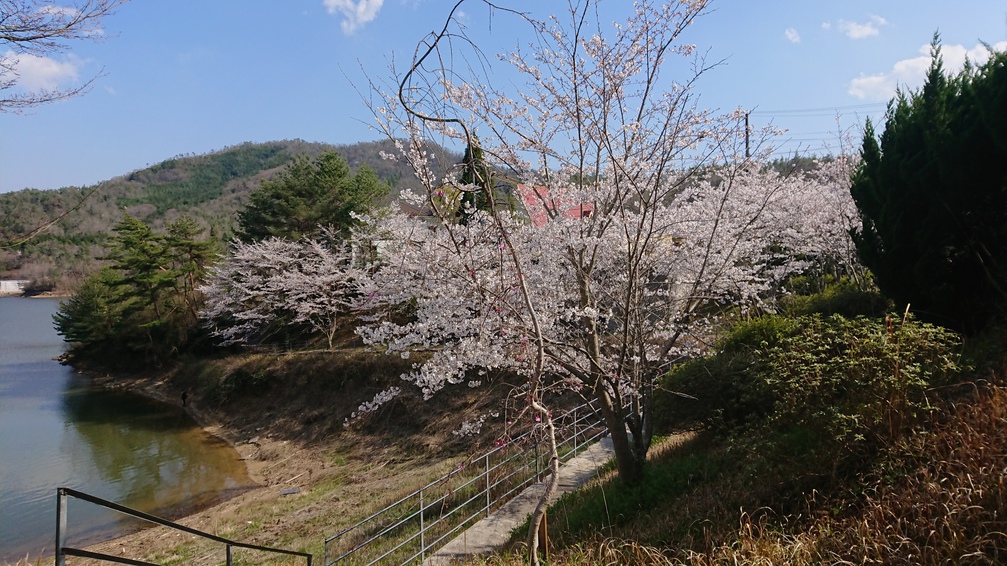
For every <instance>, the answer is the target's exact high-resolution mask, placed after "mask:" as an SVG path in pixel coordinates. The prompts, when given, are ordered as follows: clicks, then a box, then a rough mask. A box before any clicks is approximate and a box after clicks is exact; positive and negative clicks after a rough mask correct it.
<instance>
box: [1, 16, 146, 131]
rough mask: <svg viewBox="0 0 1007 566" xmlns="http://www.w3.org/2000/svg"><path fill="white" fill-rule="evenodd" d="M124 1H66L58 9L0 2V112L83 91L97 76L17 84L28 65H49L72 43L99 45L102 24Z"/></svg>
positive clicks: (17, 110)
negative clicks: (61, 82)
mask: <svg viewBox="0 0 1007 566" xmlns="http://www.w3.org/2000/svg"><path fill="white" fill-rule="evenodd" d="M128 1H129V0H67V1H66V2H65V3H64V4H63V5H57V4H55V3H48V2H44V1H39V0H0V113H8V114H17V113H20V112H23V111H24V110H26V109H28V108H32V107H34V106H38V105H40V104H45V103H47V102H55V101H57V100H65V99H67V98H71V97H73V96H76V95H78V94H81V93H83V92H86V91H87V90H88V89H89V88H90V87H91V85H92V83H93V82H94V80H95V79H96V78H98V76H100V75H101V72H98V73H97V74H96V75H94V76H92V77H90V78H88V79H87V80H85V81H83V82H80V83H78V84H77V85H74V86H69V87H61V86H58V85H55V84H36V85H33V86H27V87H26V86H24V85H19V84H18V83H19V82H20V81H21V79H22V77H23V75H24V70H25V68H26V67H27V66H30V65H35V66H38V65H41V64H49V63H52V62H53V60H52V59H51V56H52V55H56V54H59V53H64V52H66V51H67V50H68V49H69V42H70V41H73V40H84V41H95V42H97V41H102V40H104V39H105V38H106V37H107V36H106V35H105V32H104V29H103V28H102V27H101V22H102V20H104V19H105V17H106V16H109V15H111V14H112V13H113V12H114V11H115V9H116V8H118V7H119V6H121V5H123V4H125V3H126V2H128Z"/></svg>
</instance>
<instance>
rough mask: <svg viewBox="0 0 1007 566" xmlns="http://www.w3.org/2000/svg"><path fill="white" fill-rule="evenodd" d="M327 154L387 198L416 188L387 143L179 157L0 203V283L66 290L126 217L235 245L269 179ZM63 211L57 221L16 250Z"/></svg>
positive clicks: (275, 146)
mask: <svg viewBox="0 0 1007 566" xmlns="http://www.w3.org/2000/svg"><path fill="white" fill-rule="evenodd" d="M327 150H334V151H337V152H339V153H340V154H341V155H342V156H343V157H344V158H345V159H346V161H347V162H348V163H349V165H350V168H351V169H352V170H354V171H356V170H357V169H358V168H359V167H360V166H361V165H365V164H366V165H367V166H368V167H369V168H370V169H372V170H373V171H374V172H375V173H376V174H377V176H378V178H379V179H381V180H383V181H385V182H387V183H388V184H389V185H391V186H392V189H393V190H392V196H394V195H395V194H397V193H398V191H400V190H402V189H403V188H405V187H408V186H411V184H412V183H414V177H413V174H412V172H411V169H409V167H408V166H406V165H405V164H403V163H401V162H398V161H390V160H386V159H382V158H381V155H380V153H381V152H382V151H384V152H388V153H394V146H393V145H392V142H390V141H387V140H385V141H378V142H361V143H357V144H353V145H346V146H333V145H329V144H322V143H313V142H306V141H303V140H287V141H278V142H268V143H244V144H240V145H236V146H232V147H227V148H224V149H222V150H220V151H215V152H212V153H209V154H205V155H178V156H175V157H172V158H170V159H166V160H165V161H162V162H161V163H158V164H156V165H152V166H150V167H147V168H145V169H140V170H137V171H133V172H131V173H127V174H125V175H123V176H120V177H116V178H114V179H111V180H108V181H105V182H102V183H99V184H98V185H95V186H90V187H64V188H62V189H58V190H37V189H26V190H22V191H17V192H12V193H6V194H0V246H5V247H2V248H0V278H19V279H30V280H33V281H35V282H38V283H41V284H44V285H52V284H55V285H56V286H57V287H59V288H61V289H63V290H69V289H72V288H74V287H75V286H76V285H77V284H79V282H80V281H82V280H83V278H84V277H86V276H87V275H88V274H89V273H91V272H93V271H95V270H96V269H97V268H98V265H99V261H98V259H97V258H99V257H101V256H102V255H103V254H104V253H105V245H104V244H105V242H106V240H107V238H108V237H109V235H110V234H111V231H112V227H113V226H115V225H116V223H118V222H119V221H120V220H122V218H123V217H124V215H126V214H129V215H130V216H133V217H136V218H138V219H140V220H143V221H144V222H145V223H146V224H147V225H149V226H151V227H152V228H154V229H158V230H159V229H161V228H163V227H164V226H165V225H166V224H168V223H171V222H174V221H175V220H177V219H178V218H179V217H181V216H190V217H192V218H193V219H194V220H195V221H196V222H197V223H198V225H199V226H201V227H202V228H203V229H205V230H207V231H208V234H209V237H210V238H211V239H212V240H215V241H217V242H220V243H221V244H223V243H224V242H226V241H228V240H229V239H230V238H231V237H232V235H233V230H234V226H235V221H236V218H237V213H238V211H239V210H240V209H241V208H242V207H243V206H244V205H245V204H246V203H247V202H248V200H249V195H250V194H251V193H252V192H253V191H254V190H256V189H257V188H258V187H259V186H260V184H261V183H262V181H263V179H271V178H273V176H275V175H276V174H277V173H278V172H280V171H281V170H283V168H284V167H285V166H286V165H288V164H289V163H291V162H292V161H293V160H294V158H295V157H296V156H298V155H307V156H309V157H312V158H314V157H317V156H318V155H320V154H321V153H322V152H324V151H327ZM436 153H439V154H440V155H442V156H443V157H442V161H443V163H444V164H445V165H448V164H452V163H457V162H459V161H460V160H461V156H460V155H455V154H452V153H450V152H447V151H444V150H439V151H438V152H436ZM78 204H79V206H77V205H78ZM75 206H76V208H74V207H75ZM65 211H69V212H68V213H67V214H66V215H65V216H64V217H63V218H61V219H59V220H58V221H57V222H55V223H53V224H52V225H51V226H49V227H47V228H46V229H45V230H42V231H40V232H39V233H38V234H37V235H36V236H34V237H32V238H30V239H28V240H27V241H24V242H19V240H21V239H24V236H25V235H28V234H31V233H32V232H33V231H34V230H36V229H38V228H39V227H40V226H44V225H46V224H47V223H49V222H51V221H52V219H55V218H57V217H58V216H59V215H60V214H61V213H63V212H65Z"/></svg>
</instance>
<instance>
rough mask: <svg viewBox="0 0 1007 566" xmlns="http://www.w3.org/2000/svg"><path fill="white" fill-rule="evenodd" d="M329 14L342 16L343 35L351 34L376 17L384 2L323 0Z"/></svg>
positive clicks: (376, 0)
mask: <svg viewBox="0 0 1007 566" xmlns="http://www.w3.org/2000/svg"><path fill="white" fill-rule="evenodd" d="M323 3H324V4H325V9H326V10H328V11H329V13H330V14H337V13H338V14H342V15H343V16H344V18H345V19H344V20H343V22H342V27H343V32H344V33H353V32H355V31H356V30H357V29H359V28H360V27H362V26H363V25H364V24H366V23H368V22H371V21H373V20H374V18H376V17H378V12H379V11H380V10H381V5H382V4H384V0H323Z"/></svg>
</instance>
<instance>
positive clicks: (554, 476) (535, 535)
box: [528, 411, 559, 566]
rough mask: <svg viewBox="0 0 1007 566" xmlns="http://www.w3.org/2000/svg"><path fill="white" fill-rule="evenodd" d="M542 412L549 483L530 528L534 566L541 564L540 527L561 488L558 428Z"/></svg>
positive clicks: (532, 518)
mask: <svg viewBox="0 0 1007 566" xmlns="http://www.w3.org/2000/svg"><path fill="white" fill-rule="evenodd" d="M540 412H541V413H542V418H543V422H544V423H545V430H546V439H547V440H548V443H549V481H548V483H547V484H546V488H545V493H544V494H542V497H541V499H539V500H538V505H536V506H535V512H533V513H532V515H531V525H530V526H529V527H528V563H529V564H531V565H532V566H539V564H540V563H541V562H540V560H539V554H538V545H539V526H540V525H541V524H542V521H543V520H545V512H546V509H548V507H549V500H551V499H552V497H553V495H554V494H555V493H556V489H557V488H558V487H559V451H558V449H557V446H556V426H555V424H554V423H553V422H552V417H551V416H550V415H549V412H548V411H540Z"/></svg>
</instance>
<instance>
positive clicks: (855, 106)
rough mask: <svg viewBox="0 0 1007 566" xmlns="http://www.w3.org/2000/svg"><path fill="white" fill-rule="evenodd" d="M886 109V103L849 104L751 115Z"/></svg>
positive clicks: (770, 111)
mask: <svg viewBox="0 0 1007 566" xmlns="http://www.w3.org/2000/svg"><path fill="white" fill-rule="evenodd" d="M886 108H888V103H886V102H875V103H870V104H851V105H847V106H830V107H821V108H793V109H786V110H752V112H751V113H752V114H755V115H759V116H792V115H802V114H803V115H821V116H825V115H828V113H833V114H835V113H838V112H841V111H850V110H868V109H876V110H878V111H880V110H884V109H886Z"/></svg>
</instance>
